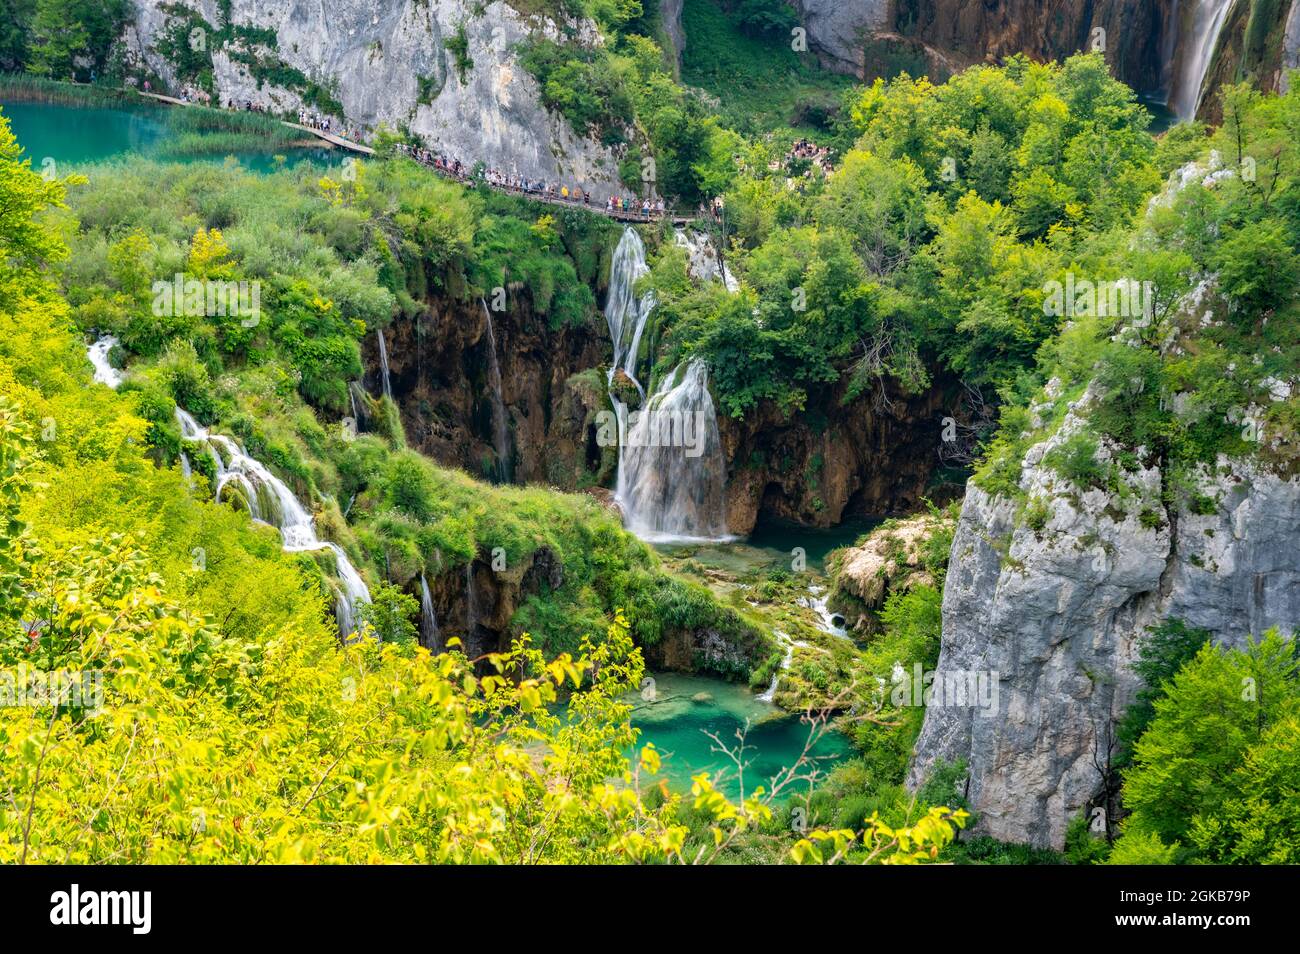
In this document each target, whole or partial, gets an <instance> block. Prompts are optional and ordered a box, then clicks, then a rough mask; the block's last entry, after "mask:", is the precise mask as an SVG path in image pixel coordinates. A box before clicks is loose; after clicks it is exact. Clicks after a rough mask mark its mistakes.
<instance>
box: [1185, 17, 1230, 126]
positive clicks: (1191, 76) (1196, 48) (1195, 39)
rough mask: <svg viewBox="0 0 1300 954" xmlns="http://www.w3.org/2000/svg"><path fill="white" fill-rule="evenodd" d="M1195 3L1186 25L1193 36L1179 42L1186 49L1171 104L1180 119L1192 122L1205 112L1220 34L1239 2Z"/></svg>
mask: <svg viewBox="0 0 1300 954" xmlns="http://www.w3.org/2000/svg"><path fill="white" fill-rule="evenodd" d="M1194 2H1195V9H1194V10H1193V11H1192V16H1191V18H1190V20H1186V19H1185V20H1184V21H1183V22H1184V23H1189V24H1190V27H1191V32H1190V35H1189V36H1188V37H1187V39H1186V42H1184V41H1183V40H1182V39H1181V38H1180V40H1179V45H1180V46H1182V47H1183V49H1182V52H1181V55H1180V58H1179V65H1178V76H1177V77H1176V79H1175V82H1174V86H1173V94H1172V96H1171V97H1170V100H1169V108H1170V109H1172V110H1173V111H1174V113H1175V114H1176V115H1177V116H1178V118H1179V119H1192V118H1194V117H1195V116H1196V111H1197V110H1198V109H1200V108H1201V101H1202V100H1203V99H1204V98H1205V90H1204V86H1205V77H1206V74H1207V73H1209V71H1210V63H1211V61H1212V60H1213V59H1214V51H1215V50H1216V49H1217V48H1218V45H1219V33H1220V32H1221V31H1222V30H1223V24H1224V23H1225V22H1227V19H1228V13H1229V12H1230V11H1231V10H1232V5H1233V3H1234V2H1236V0H1194Z"/></svg>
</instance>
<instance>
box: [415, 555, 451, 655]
mask: <svg viewBox="0 0 1300 954" xmlns="http://www.w3.org/2000/svg"><path fill="white" fill-rule="evenodd" d="M420 642H421V643H423V644H424V645H425V646H426V647H427V648H428V649H429V650H430V652H433V653H434V654H437V653H441V652H444V651H445V647H444V646H443V645H442V633H441V632H439V630H438V614H437V613H435V612H434V609H433V596H432V595H431V594H430V593H429V581H428V580H426V579H425V578H424V574H423V573H421V574H420Z"/></svg>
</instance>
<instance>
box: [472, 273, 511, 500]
mask: <svg viewBox="0 0 1300 954" xmlns="http://www.w3.org/2000/svg"><path fill="white" fill-rule="evenodd" d="M479 301H480V302H482V304H483V314H484V315H486V316H487V336H488V384H489V385H490V386H491V388H492V447H493V449H495V450H496V454H497V474H498V477H499V478H500V480H501V482H502V483H506V484H508V483H510V482H511V481H512V480H514V467H513V461H511V459H510V419H509V417H508V416H507V414H506V402H505V400H504V399H503V398H502V397H501V363H500V361H499V360H498V358H497V334H496V329H495V328H494V327H493V325H492V309H491V308H489V307H488V306H487V301H486V300H484V299H481V298H480V299H479Z"/></svg>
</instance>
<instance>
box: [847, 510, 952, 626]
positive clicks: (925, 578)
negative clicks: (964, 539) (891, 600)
mask: <svg viewBox="0 0 1300 954" xmlns="http://www.w3.org/2000/svg"><path fill="white" fill-rule="evenodd" d="M953 526H954V521H953V519H952V518H951V517H950V516H948V515H947V514H946V513H945V514H929V513H925V514H920V515H918V516H915V517H908V518H906V519H902V520H889V521H886V522H885V523H883V524H881V525H880V526H879V527H877V528H876V529H874V530H872V531H871V533H870V534H868V536H867V539H866V540H864V541H863V542H862V544H861V545H860V546H855V547H848V548H846V549H844V550H841V551H838V552H837V553H835V554H833V555H832V557H831V561H830V562H831V594H830V598H829V600H828V606H829V607H830V609H831V610H832V611H833V612H835V613H838V614H839V615H840V616H843V617H844V619H845V628H846V629H850V630H854V631H858V632H862V633H868V634H869V633H874V632H877V631H878V630H879V621H878V619H877V617H876V613H877V612H878V611H879V610H880V609H881V608H883V607H884V605H885V599H886V597H888V596H889V594H890V593H894V592H899V591H903V590H906V589H908V588H909V587H912V586H935V585H937V583H938V581H937V580H936V579H935V577H936V575H937V574H936V573H935V572H933V571H932V570H931V568H930V567H929V566H927V565H926V551H927V549H928V548H929V547H930V546H932V545H939V546H942V542H943V541H944V540H946V539H947V538H948V537H949V536H950V535H951V534H952V531H953ZM936 538H938V541H937V543H935V544H932V541H936Z"/></svg>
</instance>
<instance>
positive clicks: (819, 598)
mask: <svg viewBox="0 0 1300 954" xmlns="http://www.w3.org/2000/svg"><path fill="white" fill-rule="evenodd" d="M808 594H809V595H808V596H801V597H799V599H798V603H799V605H800V606H804V607H807V608H808V609H810V610H812V611H813V612H814V613H816V614H817V626H818V628H819V629H821V631H822V632H823V633H828V634H829V635H831V636H835V637H837V638H839V639H847V640H849V641H850V642H852V640H853V637H852V636H850V635H849V631H848V630H847V629H845V628H844V618H843V617H842V616H836V615H835V614H834V613H832V612H831V611H830V607H829V606H827V603H828V602H829V601H830V594H829V593H827V592H826V587H824V586H817V585H813V586H810V587H808Z"/></svg>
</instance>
